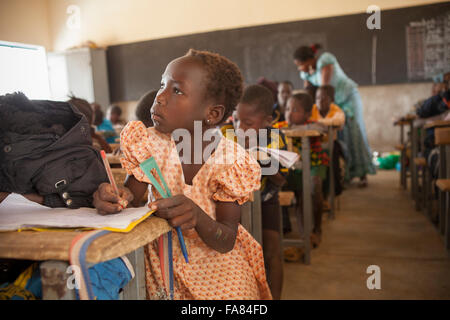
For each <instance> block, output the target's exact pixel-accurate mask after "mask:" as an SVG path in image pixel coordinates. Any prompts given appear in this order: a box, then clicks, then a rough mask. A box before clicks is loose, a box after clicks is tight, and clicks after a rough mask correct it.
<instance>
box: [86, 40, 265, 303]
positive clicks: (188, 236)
mask: <svg viewBox="0 0 450 320" xmlns="http://www.w3.org/2000/svg"><path fill="white" fill-rule="evenodd" d="M242 83H243V79H242V75H241V73H240V70H239V69H238V67H237V66H236V65H235V64H234V63H232V62H231V61H230V60H228V59H226V58H225V57H222V56H220V55H218V54H214V53H210V52H206V51H197V50H193V49H191V50H189V52H188V53H187V54H186V55H185V56H183V57H179V58H177V59H175V60H173V61H171V62H170V63H169V64H168V66H167V68H166V70H165V72H164V74H163V75H162V81H161V88H160V89H159V91H158V94H157V96H156V99H155V102H154V104H153V106H152V119H153V123H154V126H153V127H151V128H146V127H145V125H144V124H143V123H142V122H140V121H132V122H130V123H128V124H127V126H126V127H125V128H124V129H123V131H122V133H121V148H122V150H123V154H124V156H123V158H121V162H122V165H123V167H124V168H125V169H126V170H127V173H128V175H129V176H128V177H127V180H126V182H125V186H126V187H127V188H120V192H121V196H120V197H118V196H115V195H114V193H113V192H112V188H111V185H109V184H102V185H100V187H99V189H98V190H97V191H96V192H95V193H94V203H95V206H96V208H97V210H98V212H99V213H101V214H108V213H109V214H111V213H117V212H119V211H120V210H121V206H120V205H119V203H118V202H119V200H120V198H122V199H126V200H128V201H129V203H131V204H132V205H134V202H135V201H136V199H139V200H140V199H141V197H142V195H143V194H144V193H145V191H146V190H147V188H148V184H149V183H150V180H149V179H148V178H147V177H146V176H145V174H144V173H143V172H142V170H141V169H140V167H139V165H140V163H142V162H143V161H145V159H148V158H149V157H150V156H152V157H154V159H155V160H156V161H157V163H158V164H159V167H160V169H161V172H162V174H163V175H164V176H165V178H166V181H167V185H168V188H169V189H170V190H171V192H172V194H173V196H172V197H170V198H166V199H163V198H162V197H161V195H159V194H158V193H157V191H156V190H155V188H152V189H151V190H150V191H149V200H150V201H152V202H151V203H149V207H150V208H152V209H153V210H156V212H155V213H154V215H155V216H158V217H160V218H163V219H166V220H167V221H168V223H169V224H170V225H171V226H172V227H180V228H181V229H182V232H183V237H184V241H185V243H186V247H187V250H188V252H189V263H186V261H185V260H184V259H183V255H182V253H181V249H180V245H179V242H178V241H173V242H172V245H173V252H174V256H173V258H174V259H173V265H172V266H173V278H172V277H170V279H167V278H166V277H165V276H164V274H166V275H167V273H165V272H164V268H163V266H164V264H161V263H160V261H159V258H158V257H159V254H158V251H159V250H158V248H159V243H158V240H155V241H153V242H151V243H149V244H148V245H146V246H145V267H146V268H145V271H146V287H147V297H148V298H150V299H167V298H169V297H170V293H171V292H169V290H168V285H167V284H168V283H169V282H170V283H172V284H173V287H172V288H173V296H172V297H173V299H177V300H178V299H185V300H194V299H196V300H205V299H217V300H224V299H234V300H236V299H252V300H259V299H271V298H272V296H271V293H270V290H269V286H268V285H267V281H266V275H265V270H264V260H263V252H262V249H261V246H260V245H259V244H258V242H257V241H256V240H255V239H254V238H253V237H251V235H250V234H249V233H248V231H246V230H245V229H244V228H243V227H242V226H241V225H240V224H239V220H240V214H241V207H240V206H241V205H242V204H243V203H244V202H246V201H247V200H248V199H249V196H250V195H251V193H252V192H253V191H254V190H257V189H258V188H259V186H260V175H261V168H260V166H259V165H258V163H257V162H256V161H255V160H254V159H253V158H252V157H251V156H250V155H249V154H248V153H247V152H246V151H245V150H244V149H243V148H242V147H241V146H239V145H237V144H236V143H234V142H233V141H230V140H228V139H226V138H224V137H222V136H220V135H218V136H216V137H217V138H218V139H214V142H213V147H214V150H215V151H214V153H212V154H211V155H210V156H209V157H208V158H206V159H205V158H204V157H200V163H198V162H197V160H195V159H193V158H194V153H190V154H189V155H186V157H185V154H184V150H183V156H182V157H181V158H180V155H179V153H178V151H177V147H176V145H175V142H174V140H173V137H172V133H173V132H174V131H175V130H178V129H183V131H184V132H186V131H187V132H189V133H190V135H187V136H186V139H187V140H189V142H191V144H190V145H191V146H193V145H194V143H193V142H194V139H195V140H196V139H197V136H198V135H201V136H200V137H203V134H204V133H205V132H214V134H216V132H217V130H213V129H214V128H216V127H217V126H219V125H220V124H222V122H223V120H225V119H226V118H227V117H228V116H229V115H230V114H231V112H232V111H233V109H234V108H235V106H236V104H237V102H238V101H239V98H240V97H241V94H242ZM196 122H197V123H198V122H201V123H202V126H201V127H200V130H198V129H197V128H198V127H197V126H196V125H195V123H196ZM217 140H219V141H217ZM209 146H210V143H209V142H207V141H205V140H203V143H202V148H206V147H209ZM224 156H225V157H226V158H225V159H224V158H223V157H224ZM185 158H187V159H185ZM224 160H225V161H224ZM150 201H149V202H150ZM165 237H167V236H165ZM172 237H173V239H176V238H177V235H176V232H173V233H172ZM166 280H169V281H166ZM171 280H173V281H171Z"/></svg>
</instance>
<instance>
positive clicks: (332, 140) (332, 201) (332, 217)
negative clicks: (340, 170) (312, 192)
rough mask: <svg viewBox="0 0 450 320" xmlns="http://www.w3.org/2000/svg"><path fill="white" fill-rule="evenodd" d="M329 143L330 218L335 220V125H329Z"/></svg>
mask: <svg viewBox="0 0 450 320" xmlns="http://www.w3.org/2000/svg"><path fill="white" fill-rule="evenodd" d="M328 143H329V145H330V146H329V148H328V150H329V153H330V163H329V165H330V171H329V172H330V191H329V193H330V215H329V218H330V219H332V220H334V160H335V159H333V158H334V157H333V150H334V129H333V127H331V126H330V127H328Z"/></svg>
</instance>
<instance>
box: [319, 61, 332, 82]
mask: <svg viewBox="0 0 450 320" xmlns="http://www.w3.org/2000/svg"><path fill="white" fill-rule="evenodd" d="M332 75H333V65H332V64H328V65H326V66H324V67H322V69H321V70H320V76H321V77H322V82H321V85H322V86H324V85H326V84H330V81H331V76H332Z"/></svg>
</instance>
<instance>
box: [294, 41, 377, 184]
mask: <svg viewBox="0 0 450 320" xmlns="http://www.w3.org/2000/svg"><path fill="white" fill-rule="evenodd" d="M319 48H320V45H318V44H315V45H312V46H310V47H308V46H302V47H299V48H298V49H297V50H296V51H295V52H294V63H295V65H296V66H297V69H298V70H299V71H300V78H301V79H303V81H304V86H305V88H306V87H307V86H311V85H314V86H323V85H332V86H333V87H334V89H335V103H336V104H337V105H338V106H339V107H341V108H342V110H343V111H344V113H345V117H346V119H345V126H344V128H343V131H342V134H341V137H342V140H343V141H344V143H345V144H346V147H347V151H348V152H347V153H348V155H347V165H346V168H347V170H346V172H345V179H346V180H347V181H350V180H351V179H353V178H355V177H358V178H360V182H359V186H360V187H365V186H367V174H375V167H374V165H373V164H372V157H371V151H370V147H369V143H368V140H367V134H366V127H365V124H364V119H363V110H362V101H361V97H360V95H359V92H358V88H357V86H358V85H357V84H356V83H355V82H354V81H353V80H352V79H350V78H349V77H347V75H346V74H345V73H344V71H343V70H342V69H341V67H340V66H339V63H338V62H337V60H336V57H335V56H334V55H333V54H331V53H329V52H324V53H322V54H321V55H320V56H316V52H317V50H318V49H319Z"/></svg>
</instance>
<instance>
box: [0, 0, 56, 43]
mask: <svg viewBox="0 0 450 320" xmlns="http://www.w3.org/2000/svg"><path fill="white" fill-rule="evenodd" d="M49 22H50V19H49V15H48V1H47V0H0V40H4V41H10V42H21V43H27V44H34V45H40V46H44V47H45V48H46V49H47V50H48V49H49V48H51V47H52V46H53V44H52V41H51V38H50V24H49Z"/></svg>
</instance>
